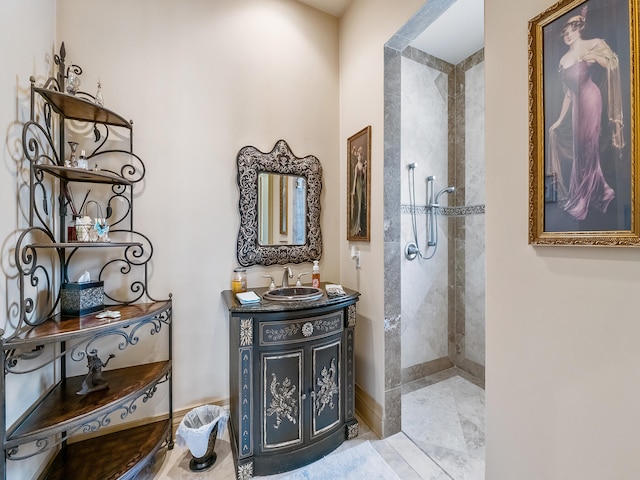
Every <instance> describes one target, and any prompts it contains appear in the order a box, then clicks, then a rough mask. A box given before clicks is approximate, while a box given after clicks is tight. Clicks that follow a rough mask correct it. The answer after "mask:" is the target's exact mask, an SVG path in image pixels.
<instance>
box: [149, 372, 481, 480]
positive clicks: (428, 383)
mask: <svg viewBox="0 0 640 480" xmlns="http://www.w3.org/2000/svg"><path fill="white" fill-rule="evenodd" d="M402 417H403V419H406V420H405V421H403V425H402V427H403V432H401V433H398V434H396V435H393V436H391V437H388V438H385V439H383V440H380V439H379V438H378V437H377V436H376V435H375V434H374V433H373V432H372V431H371V430H370V429H369V428H368V427H367V425H366V424H364V422H360V435H359V436H358V437H357V438H355V439H353V440H349V441H346V442H344V443H343V444H342V445H341V446H340V447H339V448H338V449H337V450H336V451H335V452H338V451H340V450H342V449H345V448H351V447H353V446H355V445H357V444H358V443H360V442H364V441H367V440H369V441H370V442H371V444H372V445H373V447H374V448H375V449H376V450H377V451H378V453H380V455H381V456H382V458H384V459H385V461H386V462H387V463H388V464H389V465H390V466H391V468H393V469H394V470H395V472H396V473H397V474H398V476H399V477H400V478H402V479H403V480H483V479H484V390H483V389H482V388H481V387H480V386H478V382H476V381H475V380H474V379H472V378H471V377H468V376H467V375H465V374H464V372H461V371H459V370H457V369H450V370H447V371H446V372H441V373H439V374H436V375H433V376H431V377H428V378H426V379H422V380H419V381H416V382H413V383H412V384H410V385H407V386H405V389H404V392H403V397H402ZM215 451H216V453H217V455H218V460H217V461H216V463H215V465H214V466H213V467H211V468H210V469H209V470H207V471H206V472H199V473H195V472H191V471H190V470H189V460H190V459H191V455H190V453H189V451H188V450H187V449H186V448H181V447H178V446H177V445H176V447H175V448H174V449H173V450H172V451H170V452H168V454H167V455H166V456H165V458H164V460H163V461H161V462H158V464H157V467H156V470H155V471H154V472H151V473H149V474H148V475H146V476H144V477H143V480H196V479H215V480H235V472H234V467H233V456H232V454H231V446H230V444H229V437H228V435H227V432H225V435H224V438H222V439H218V441H217V442H216V447H215ZM332 454H333V453H332ZM330 455H331V454H330ZM284 476H286V474H279V475H270V476H268V477H254V478H256V479H264V480H278V479H281V478H283V477H284ZM327 480H331V479H327ZM336 480H338V477H337V478H336Z"/></svg>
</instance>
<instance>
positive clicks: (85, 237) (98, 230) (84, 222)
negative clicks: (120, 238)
mask: <svg viewBox="0 0 640 480" xmlns="http://www.w3.org/2000/svg"><path fill="white" fill-rule="evenodd" d="M90 204H94V205H95V206H96V216H95V217H94V220H92V219H91V216H89V215H87V213H88V212H87V209H88V208H89V205H90ZM76 238H77V241H78V242H110V241H111V239H110V238H109V225H108V224H107V219H106V218H105V217H104V215H103V213H102V207H101V206H100V204H99V203H98V202H96V201H94V200H90V201H89V202H87V203H86V206H85V208H84V212H83V213H81V215H78V217H77V218H76Z"/></svg>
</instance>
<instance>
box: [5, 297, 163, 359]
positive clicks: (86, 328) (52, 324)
mask: <svg viewBox="0 0 640 480" xmlns="http://www.w3.org/2000/svg"><path fill="white" fill-rule="evenodd" d="M170 308H171V300H166V301H161V302H153V303H136V304H133V305H107V306H105V309H109V310H112V311H119V312H120V318H97V317H96V315H98V314H99V313H100V312H95V313H92V314H89V315H84V316H82V317H62V316H61V315H59V314H58V315H56V316H55V317H52V318H51V319H49V320H47V321H46V322H44V323H43V324H41V325H37V326H35V327H31V328H30V329H29V330H28V331H26V332H25V333H23V334H21V335H19V336H17V337H15V338H13V339H11V340H10V341H8V342H4V343H3V344H2V347H3V348H4V349H5V350H9V349H14V348H16V347H28V346H36V345H43V344H45V343H53V342H61V341H65V340H69V339H71V338H74V337H80V336H83V337H86V336H89V335H94V334H96V333H99V332H101V331H105V330H111V329H116V328H119V327H123V326H125V325H128V324H131V323H133V322H138V321H142V320H145V319H148V318H151V317H154V316H156V315H158V314H160V313H162V312H164V311H166V310H169V309H170Z"/></svg>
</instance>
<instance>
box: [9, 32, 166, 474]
mask: <svg viewBox="0 0 640 480" xmlns="http://www.w3.org/2000/svg"><path fill="white" fill-rule="evenodd" d="M65 56H66V50H65V46H64V43H63V44H62V46H61V48H60V53H59V54H57V55H55V56H54V61H55V64H56V65H57V66H58V72H57V73H56V75H55V76H54V77H51V78H49V79H48V80H47V81H46V82H45V83H44V84H43V85H42V86H36V84H35V78H33V77H32V78H31V90H30V117H29V120H28V121H26V122H25V123H24V125H23V128H22V147H23V152H24V162H23V165H24V167H25V172H26V171H27V170H28V179H27V178H26V175H25V183H26V184H27V186H28V191H29V197H28V208H27V207H26V206H23V207H22V208H21V211H24V212H25V219H26V221H27V226H26V228H24V229H23V230H21V231H19V232H18V233H17V234H16V237H17V240H16V245H15V250H14V252H15V253H14V262H15V264H14V266H15V269H16V276H15V278H16V284H17V289H18V295H17V299H16V300H15V301H14V303H13V304H11V305H10V306H9V308H8V319H7V322H6V331H2V330H0V335H1V336H2V338H1V339H0V346H1V347H2V348H1V351H2V359H1V360H2V369H3V372H2V377H0V380H1V382H0V391H1V393H2V405H1V408H0V410H1V411H2V415H0V421H2V435H3V437H2V438H3V449H4V455H3V456H2V460H0V480H6V479H7V476H8V468H7V461H10V460H11V461H16V462H18V461H20V460H24V459H27V458H30V457H34V456H36V455H39V454H41V453H43V452H45V451H50V450H60V454H58V455H57V456H56V458H55V459H54V461H53V463H52V464H51V465H50V466H48V467H47V472H46V473H45V474H46V478H49V479H58V478H59V479H62V478H64V479H65V480H67V479H70V478H98V477H100V478H127V479H129V478H134V477H135V476H136V475H137V474H138V473H140V472H141V471H142V470H143V469H144V468H146V466H148V465H149V464H150V462H151V463H152V462H153V459H154V455H155V454H156V452H157V451H158V449H160V448H163V447H166V448H172V447H173V440H172V434H171V431H172V430H171V427H172V423H173V414H172V411H173V400H172V387H171V383H172V353H171V352H172V346H171V341H172V333H171V330H172V299H171V295H169V296H168V298H166V299H158V298H155V297H154V296H153V295H151V293H150V292H149V287H148V285H149V266H150V261H151V259H152V257H153V251H154V250H153V245H152V244H151V241H150V240H149V238H148V237H147V236H146V235H144V234H142V233H140V232H138V231H136V230H134V228H133V202H134V194H133V193H134V191H133V189H134V187H135V186H136V185H138V184H140V182H142V181H143V179H144V178H145V173H146V167H145V165H144V162H143V161H142V160H141V158H140V157H139V156H138V155H137V154H135V153H134V152H133V122H132V121H130V120H127V119H125V118H124V117H122V116H121V115H119V114H117V113H116V112H113V111H112V110H110V109H108V108H105V107H104V106H103V105H102V104H99V103H98V102H96V99H95V97H93V96H92V95H90V94H88V93H86V92H75V94H70V93H66V92H67V90H66V88H65V83H66V79H67V78H68V76H69V73H70V72H72V73H74V74H75V75H80V74H81V73H82V69H81V68H80V67H79V66H77V65H65ZM72 93H73V92H72ZM72 130H73V132H72V133H74V136H75V138H73V139H71V138H69V137H68V136H67V134H68V133H69V132H70V131H72ZM80 138H81V139H82V140H80ZM76 139H77V140H80V141H82V142H83V146H82V148H83V149H86V152H87V154H86V158H87V159H88V164H89V165H88V167H89V168H88V169H81V168H76V167H75V165H73V163H72V162H65V160H66V159H67V156H66V154H65V146H66V144H67V143H70V144H73V143H77V142H71V140H76ZM91 139H92V140H91ZM118 145H124V148H116V147H117V146H118ZM74 148H75V147H74ZM72 185H76V186H77V185H79V186H82V185H88V187H90V189H89V192H93V196H92V197H91V198H90V199H89V198H88V197H89V192H87V194H86V196H85V202H86V204H91V203H93V204H95V203H96V202H95V201H94V200H93V199H94V198H96V199H99V202H100V205H101V208H102V206H104V215H103V214H97V213H96V215H95V216H94V215H89V213H87V212H86V211H84V212H82V211H80V210H81V209H78V210H79V211H76V209H75V205H74V201H73V195H72V191H71V189H70V186H72ZM76 186H74V187H73V189H74V190H75V189H76ZM76 193H77V191H76ZM85 202H83V205H85ZM70 207H71V212H69V208H70ZM69 213H71V214H73V216H76V217H80V216H84V215H86V216H91V217H99V218H103V217H104V218H107V219H108V224H109V232H108V233H109V238H108V240H109V241H103V242H79V241H76V240H75V239H74V238H72V237H71V236H69V231H68V228H67V226H68V224H69V221H70V220H72V215H70V214H69ZM96 229H97V227H96ZM71 233H73V230H71ZM85 269H91V270H92V275H91V276H92V278H93V280H97V281H101V282H103V284H104V305H105V308H108V309H110V310H118V311H119V314H120V316H119V317H118V318H103V317H101V316H99V313H100V312H95V313H93V314H89V315H84V316H80V317H73V316H70V317H69V316H63V315H62V314H61V313H60V311H61V303H62V302H61V290H62V285H63V284H65V283H67V282H70V276H71V274H72V273H73V275H78V276H79V275H80V273H82V271H84V270H85ZM96 271H97V275H96ZM100 295H101V300H102V294H100ZM159 336H162V339H159V338H158V339H157V340H158V344H159V345H162V347H161V348H160V351H159V353H157V354H154V356H153V357H152V358H151V359H147V360H146V361H147V362H150V363H145V364H139V363H137V362H136V361H135V357H131V353H130V352H129V351H128V350H130V349H132V348H133V347H134V346H135V345H138V344H139V343H142V342H151V341H156V339H155V338H152V337H159ZM165 340H166V344H164V343H160V341H161V342H164V341H165ZM125 350H127V352H125ZM114 352H115V353H114ZM116 353H117V355H116ZM107 356H108V359H107V361H106V362H104V363H103V360H101V358H107ZM118 356H121V357H123V359H122V360H118V359H116V360H114V362H118V361H120V362H121V363H120V364H119V365H118V366H117V368H113V364H110V365H109V366H110V367H112V368H110V369H108V370H107V369H106V368H105V371H102V367H106V366H107V363H109V360H110V359H111V358H116V357H118ZM83 363H84V364H86V367H85V365H84V364H83ZM86 368H88V373H87V369H86ZM39 372H42V375H40V373H39ZM47 372H53V379H51V378H48V377H49V376H50V374H49V373H47ZM79 372H85V373H86V375H78V373H79ZM28 375H36V376H37V375H40V378H41V382H40V384H41V387H40V391H38V392H37V393H38V394H39V395H40V398H39V399H38V400H36V401H35V402H33V403H32V404H30V405H28V406H27V407H26V408H22V407H20V406H16V405H11V408H8V399H7V396H6V384H7V377H8V376H12V377H14V378H20V377H21V378H24V379H25V380H29V379H30V378H31V377H30V376H28ZM160 393H161V394H160ZM158 398H159V400H158ZM152 399H154V405H156V404H158V405H163V406H164V405H166V409H164V407H162V408H163V410H162V411H164V412H165V413H164V414H161V415H160V419H155V420H154V421H148V420H149V419H146V418H145V419H138V420H136V419H135V418H131V417H132V414H134V412H136V411H139V409H138V407H139V406H140V405H141V404H145V403H147V402H150V401H151V400H152ZM159 401H162V402H164V403H163V404H159V403H158V402H159ZM17 407H20V408H17ZM21 408H22V409H21ZM9 411H11V416H12V417H14V420H11V421H12V422H13V424H12V425H7V416H8V415H7V412H9ZM16 414H17V415H16ZM16 416H17V418H15V417H16ZM138 416H139V415H138ZM137 421H143V422H144V425H141V426H135V424H136V423H137ZM116 423H121V425H117V426H116V425H115V424H116ZM107 430H113V432H108V431H107ZM94 434H95V435H94ZM94 436H95V438H92V437H94ZM72 437H73V438H72Z"/></svg>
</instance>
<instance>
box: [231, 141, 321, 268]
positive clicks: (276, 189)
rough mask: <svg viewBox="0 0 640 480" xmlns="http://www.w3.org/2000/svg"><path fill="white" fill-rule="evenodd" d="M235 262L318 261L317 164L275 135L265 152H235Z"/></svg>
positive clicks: (319, 240) (283, 262)
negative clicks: (237, 224)
mask: <svg viewBox="0 0 640 480" xmlns="http://www.w3.org/2000/svg"><path fill="white" fill-rule="evenodd" d="M237 169H238V187H239V189H240V202H239V212H240V229H239V231H238V244H237V257H238V262H239V263H240V265H243V266H250V265H273V264H286V263H301V262H310V261H312V260H319V259H320V257H321V255H322V235H321V233H320V192H321V191H322V166H321V165H320V161H319V160H318V159H317V158H316V157H314V156H313V155H309V156H307V157H304V158H298V157H296V156H295V155H294V154H293V152H292V151H291V149H290V148H289V145H287V142H285V141H284V140H279V141H278V142H276V144H275V146H274V147H273V150H271V152H269V153H264V152H261V151H260V150H258V149H257V148H255V147H250V146H249V147H244V148H242V149H241V150H240V151H239V152H238V157H237Z"/></svg>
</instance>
